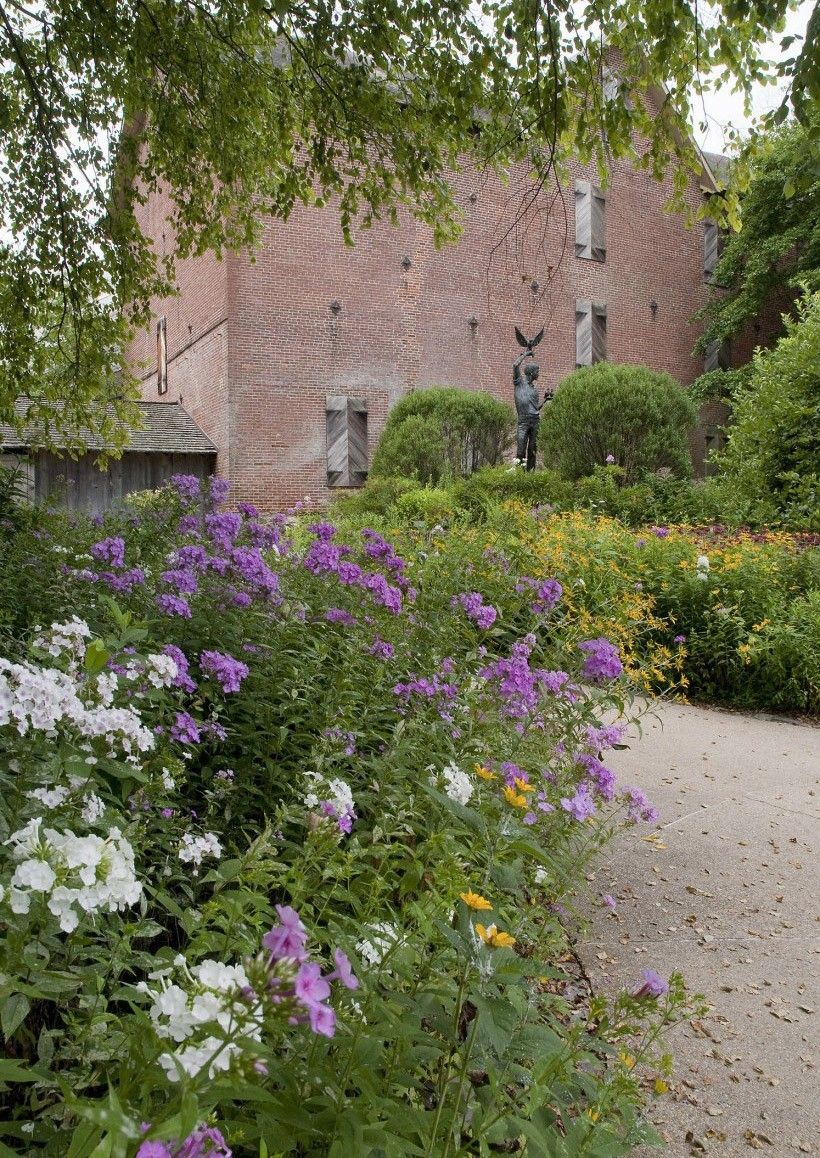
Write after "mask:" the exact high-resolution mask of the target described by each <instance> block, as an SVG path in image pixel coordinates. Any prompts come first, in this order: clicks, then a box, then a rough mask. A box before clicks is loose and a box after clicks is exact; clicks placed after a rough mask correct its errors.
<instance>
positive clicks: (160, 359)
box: [157, 318, 168, 394]
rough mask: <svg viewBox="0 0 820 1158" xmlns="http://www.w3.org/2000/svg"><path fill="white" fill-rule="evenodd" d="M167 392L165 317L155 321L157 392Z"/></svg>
mask: <svg viewBox="0 0 820 1158" xmlns="http://www.w3.org/2000/svg"><path fill="white" fill-rule="evenodd" d="M167 393H168V342H167V338H166V333H165V318H160V319H159V321H158V322H157V394H167Z"/></svg>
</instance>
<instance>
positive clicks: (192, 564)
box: [171, 543, 208, 571]
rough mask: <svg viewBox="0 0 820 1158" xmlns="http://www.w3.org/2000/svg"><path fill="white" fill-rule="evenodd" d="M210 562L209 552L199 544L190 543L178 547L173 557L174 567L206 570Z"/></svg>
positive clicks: (172, 564)
mask: <svg viewBox="0 0 820 1158" xmlns="http://www.w3.org/2000/svg"><path fill="white" fill-rule="evenodd" d="M207 562H208V552H207V551H206V550H205V548H204V547H202V546H200V544H199V543H188V544H187V545H186V546H184V547H177V549H176V551H174V553H173V555H172V556H171V566H172V567H185V568H195V569H198V570H200V571H202V570H204V569H205V566H206V564H207Z"/></svg>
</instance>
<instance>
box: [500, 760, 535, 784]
mask: <svg viewBox="0 0 820 1158" xmlns="http://www.w3.org/2000/svg"><path fill="white" fill-rule="evenodd" d="M498 770H499V772H501V773H502V775H503V777H504V781H505V783H506V784H507V787H508V788H512V786H513V784H514V783H515V780H516V777H517V778H518V779H519V780H523V781H524V782H525V783H527V784H529V781H530V778H529V776H528V775H527V773H526V772H525V771H524V769H523V768H519V767H518V765H517V764H513V762H512V760H505V761H504V762H503V764H501V765H500V766H499V769H498Z"/></svg>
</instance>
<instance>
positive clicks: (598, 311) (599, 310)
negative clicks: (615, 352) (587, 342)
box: [590, 302, 606, 365]
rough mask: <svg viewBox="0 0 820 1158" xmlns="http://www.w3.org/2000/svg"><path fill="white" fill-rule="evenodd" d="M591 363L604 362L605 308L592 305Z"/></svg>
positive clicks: (596, 304)
mask: <svg viewBox="0 0 820 1158" xmlns="http://www.w3.org/2000/svg"><path fill="white" fill-rule="evenodd" d="M590 329H591V333H592V363H593V365H594V364H595V363H596V362H605V361H606V306H605V305H601V304H599V303H597V302H596V303H594V304H593V306H592V324H591V327H590Z"/></svg>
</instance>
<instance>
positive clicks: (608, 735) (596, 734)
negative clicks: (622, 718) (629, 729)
mask: <svg viewBox="0 0 820 1158" xmlns="http://www.w3.org/2000/svg"><path fill="white" fill-rule="evenodd" d="M625 734H626V728H625V726H624V725H623V724H601V725H595V724H587V726H586V727H585V728H584V740H585V742H586V744H587V746H588V747H589V748H591V749H592V751H593V752H602V751H604V750H605V749H606V748H614V747H615V746H616V744H620V742H621V740H623V738H624V735H625Z"/></svg>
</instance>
